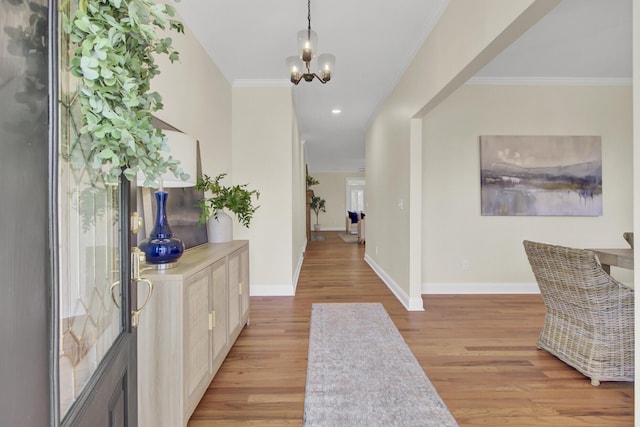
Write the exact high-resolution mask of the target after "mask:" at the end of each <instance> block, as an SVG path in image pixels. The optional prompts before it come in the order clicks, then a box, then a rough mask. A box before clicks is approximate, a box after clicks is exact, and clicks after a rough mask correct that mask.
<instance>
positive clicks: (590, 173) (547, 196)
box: [479, 135, 603, 216]
mask: <svg viewBox="0 0 640 427" xmlns="http://www.w3.org/2000/svg"><path fill="white" fill-rule="evenodd" d="M479 143H480V187H481V212H482V215H483V216H601V215H602V209H603V208H602V141H601V137H600V136H597V135H573V136H571V135H567V136H565V135H481V136H480V137H479Z"/></svg>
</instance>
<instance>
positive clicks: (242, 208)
mask: <svg viewBox="0 0 640 427" xmlns="http://www.w3.org/2000/svg"><path fill="white" fill-rule="evenodd" d="M226 175H227V174H226V173H222V174H220V175H218V176H216V177H215V178H214V179H211V178H210V177H209V176H207V175H204V178H202V179H198V182H197V183H196V189H197V190H204V191H207V192H209V193H210V194H211V197H205V198H203V199H202V200H200V205H199V206H200V209H201V212H200V223H201V224H203V223H205V222H206V221H207V219H208V218H209V217H211V215H212V214H213V217H214V218H216V219H218V209H223V208H227V209H229V210H230V211H231V212H233V213H235V214H236V217H237V218H238V221H240V223H241V224H242V225H244V226H245V227H247V228H249V223H250V222H251V218H253V214H254V213H255V212H256V210H257V209H258V208H259V207H260V206H256V207H254V206H253V202H252V196H253V195H255V196H256V200H257V199H259V198H260V193H259V192H258V191H257V190H248V189H247V185H248V184H242V185H234V186H232V187H226V186H224V185H222V184H220V180H222V178H224V177H225V176H226Z"/></svg>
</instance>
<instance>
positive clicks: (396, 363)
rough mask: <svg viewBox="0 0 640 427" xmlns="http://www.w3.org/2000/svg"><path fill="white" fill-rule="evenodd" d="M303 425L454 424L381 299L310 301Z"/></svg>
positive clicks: (435, 426)
mask: <svg viewBox="0 0 640 427" xmlns="http://www.w3.org/2000/svg"><path fill="white" fill-rule="evenodd" d="M304 425H305V426H307V427H311V426H318V427H319V426H323V427H324V426H336V427H337V426H339V427H359V426H362V427H365V426H366V427H371V426H385V427H388V426H403V427H404V426H434V427H448V426H457V425H458V424H457V423H456V420H455V419H454V418H453V415H451V412H449V409H448V408H447V406H446V405H445V404H444V402H443V401H442V399H441V398H440V395H439V394H438V392H437V391H436V389H435V388H434V387H433V385H432V384H431V381H429V378H427V375H426V374H425V373H424V371H423V370H422V367H420V364H419V363H418V361H417V360H416V358H415V356H414V355H413V353H412V352H411V350H410V349H409V347H408V346H407V344H406V343H405V341H404V339H403V338H402V335H400V332H399V331H398V329H396V327H395V325H394V324H393V321H392V320H391V318H390V317H389V315H388V314H387V312H386V311H385V309H384V307H383V306H382V304H379V303H373V304H350V303H336V304H313V307H312V311H311V331H310V336H309V361H308V365H307V386H306V389H305V396H304Z"/></svg>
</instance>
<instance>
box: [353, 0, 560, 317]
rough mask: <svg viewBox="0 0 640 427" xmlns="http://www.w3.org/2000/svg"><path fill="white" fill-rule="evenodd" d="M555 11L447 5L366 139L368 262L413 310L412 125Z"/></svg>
mask: <svg viewBox="0 0 640 427" xmlns="http://www.w3.org/2000/svg"><path fill="white" fill-rule="evenodd" d="M556 4H557V1H554V0H544V1H543V0H536V1H532V0H476V1H473V2H471V1H460V0H452V1H450V2H449V5H448V6H447V8H446V10H445V11H444V13H443V15H442V17H441V18H440V20H439V21H438V22H437V24H436V25H435V27H434V29H433V30H432V32H431V34H430V35H429V37H428V38H427V40H426V42H425V43H424V45H423V46H422V47H421V48H420V50H419V51H418V53H417V55H416V57H415V59H414V60H413V62H412V63H411V64H410V65H409V67H408V69H407V71H406V72H405V74H404V75H403V76H402V77H401V79H400V81H399V82H398V84H397V86H396V88H395V89H394V91H393V92H392V94H391V95H390V96H389V98H388V99H387V100H386V101H385V103H384V104H383V105H382V107H381V108H380V111H379V113H378V115H377V117H376V118H375V120H374V121H373V123H372V125H371V126H370V128H369V130H368V132H367V138H366V165H367V171H366V180H367V192H366V197H367V200H368V205H369V206H368V208H367V211H368V212H367V246H366V256H365V258H366V260H367V261H368V262H369V264H370V265H371V266H372V267H373V268H374V270H375V271H376V272H377V273H378V275H380V277H382V279H383V280H384V281H385V283H386V284H387V286H389V287H390V288H391V289H392V291H393V292H394V293H395V295H396V296H397V297H398V299H399V300H400V301H401V302H402V303H403V304H404V305H405V306H406V307H407V308H408V309H410V310H422V298H421V295H420V293H421V283H420V269H421V268H422V266H421V258H420V256H419V251H415V250H414V251H412V250H411V249H410V248H412V247H415V246H416V245H415V242H412V240H411V236H414V234H413V232H414V230H419V229H420V225H421V223H420V218H421V214H420V209H418V208H417V207H416V206H411V200H410V194H411V193H416V192H419V190H420V183H415V182H414V181H415V180H416V179H417V178H419V175H420V174H419V171H416V170H415V168H417V167H419V166H420V165H419V163H414V162H411V153H412V152H413V150H414V148H415V147H412V143H413V142H416V141H419V139H418V138H417V137H416V135H412V130H415V131H417V130H418V129H420V126H415V123H414V124H413V125H412V119H413V118H414V117H416V116H421V115H424V114H425V113H426V112H428V111H429V110H430V109H432V108H433V107H435V106H436V105H437V104H438V103H439V102H441V101H442V100H443V99H445V98H446V97H447V96H448V95H449V94H451V93H452V92H453V91H454V90H455V89H456V88H457V87H458V86H460V85H461V84H463V83H464V82H465V81H466V80H467V79H468V78H469V77H471V76H472V75H473V74H474V73H475V72H477V71H478V70H479V69H480V68H481V67H482V66H484V65H485V64H486V63H488V62H489V61H490V60H491V59H492V58H493V57H494V56H495V55H496V54H498V53H499V52H500V51H501V50H502V49H503V48H504V47H506V46H508V45H509V44H510V43H511V42H513V41H514V40H515V39H517V37H518V36H519V35H520V34H522V33H523V32H524V31H526V30H527V29H528V28H530V27H531V26H532V25H533V24H534V23H535V22H537V21H538V20H539V19H540V18H541V17H542V16H544V14H546V13H547V12H548V11H549V10H551V9H552V8H553V6H555V5H556ZM412 168H414V170H412ZM412 180H413V181H412ZM410 213H411V215H410ZM389 224H393V226H392V227H390V226H389Z"/></svg>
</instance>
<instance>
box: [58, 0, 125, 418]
mask: <svg viewBox="0 0 640 427" xmlns="http://www.w3.org/2000/svg"><path fill="white" fill-rule="evenodd" d="M77 3H78V2H77V0H72V1H70V2H62V3H61V7H64V8H65V10H61V11H60V13H61V14H66V15H67V16H72V15H73V13H74V10H75V8H77ZM70 55H71V49H70V46H69V41H68V39H67V36H66V35H65V34H60V55H59V58H60V67H59V79H60V87H59V97H60V107H59V118H60V122H59V123H60V126H59V129H60V135H59V151H58V152H59V158H58V189H57V191H58V218H59V221H58V224H57V226H58V230H59V231H58V237H59V238H58V251H59V270H58V271H59V283H60V290H59V295H60V301H59V373H58V374H59V384H60V415H61V418H62V417H64V415H65V414H66V413H67V411H68V410H69V408H70V407H71V405H72V404H73V402H74V401H75V400H76V399H77V398H78V396H79V395H80V393H81V392H82V390H84V388H85V386H86V385H87V383H88V382H89V380H90V379H91V377H92V374H93V373H94V372H95V371H96V369H97V368H98V366H99V364H100V362H101V361H102V360H103V359H104V357H105V355H106V354H107V352H108V351H109V349H110V348H111V347H112V344H113V343H114V342H115V340H116V338H117V337H118V336H119V335H120V334H121V333H122V332H123V325H122V319H123V315H122V313H121V310H120V308H119V307H122V304H121V303H120V302H121V301H120V298H121V296H120V286H119V280H120V279H119V278H120V271H119V262H120V261H119V255H118V254H119V253H120V245H121V243H120V241H119V215H118V211H119V206H118V200H119V190H118V187H117V186H113V185H107V184H105V182H104V181H103V180H102V179H101V178H100V176H99V174H96V173H95V171H93V170H92V169H91V167H90V165H88V164H87V159H88V158H89V152H90V151H89V150H90V149H91V141H90V140H89V138H88V137H87V136H86V135H82V136H81V135H80V126H81V124H80V123H81V122H80V102H79V97H78V82H77V80H76V79H75V78H74V77H72V76H71V75H70V73H69V72H68V70H69V66H68V64H69V60H70ZM112 291H113V297H112ZM116 303H117V304H116Z"/></svg>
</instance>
